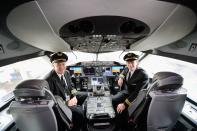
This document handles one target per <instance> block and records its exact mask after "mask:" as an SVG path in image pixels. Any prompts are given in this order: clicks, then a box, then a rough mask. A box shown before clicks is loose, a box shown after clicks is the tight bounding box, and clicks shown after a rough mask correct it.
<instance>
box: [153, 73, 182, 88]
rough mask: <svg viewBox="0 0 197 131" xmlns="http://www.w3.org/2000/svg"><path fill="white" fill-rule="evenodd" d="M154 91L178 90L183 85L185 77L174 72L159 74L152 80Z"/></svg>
mask: <svg viewBox="0 0 197 131" xmlns="http://www.w3.org/2000/svg"><path fill="white" fill-rule="evenodd" d="M152 84H153V85H152V86H151V88H152V89H153V90H176V89H178V88H180V87H181V86H182V85H183V77H182V76H181V75H179V74H177V73H174V72H158V73H156V74H155V75H154V76H153V79H152Z"/></svg>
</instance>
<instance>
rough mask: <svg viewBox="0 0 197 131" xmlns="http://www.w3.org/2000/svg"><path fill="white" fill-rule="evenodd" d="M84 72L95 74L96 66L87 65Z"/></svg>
mask: <svg viewBox="0 0 197 131" xmlns="http://www.w3.org/2000/svg"><path fill="white" fill-rule="evenodd" d="M83 72H84V74H85V75H94V74H95V69H94V67H86V68H84V69H83Z"/></svg>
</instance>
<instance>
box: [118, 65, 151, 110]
mask: <svg viewBox="0 0 197 131" xmlns="http://www.w3.org/2000/svg"><path fill="white" fill-rule="evenodd" d="M128 71H129V70H128V68H125V69H124V70H123V71H122V72H121V74H120V75H119V78H122V79H123V80H124V84H123V87H122V88H121V89H122V90H126V92H127V93H128V96H129V97H128V98H127V99H126V100H125V101H124V104H125V106H127V107H128V106H130V105H131V102H132V101H133V100H134V99H135V98H136V97H137V95H138V93H139V91H140V90H141V89H145V88H147V86H148V83H149V79H148V75H147V73H146V72H145V71H144V70H143V69H142V68H137V69H136V70H135V71H134V73H133V75H132V76H131V77H130V78H129V79H128V80H126V76H127V73H128Z"/></svg>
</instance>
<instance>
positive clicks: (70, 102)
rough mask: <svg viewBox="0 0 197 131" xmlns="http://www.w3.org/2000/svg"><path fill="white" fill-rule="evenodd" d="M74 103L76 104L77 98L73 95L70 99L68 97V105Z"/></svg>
mask: <svg viewBox="0 0 197 131" xmlns="http://www.w3.org/2000/svg"><path fill="white" fill-rule="evenodd" d="M74 105H77V98H76V97H73V98H72V99H70V100H69V101H68V106H74Z"/></svg>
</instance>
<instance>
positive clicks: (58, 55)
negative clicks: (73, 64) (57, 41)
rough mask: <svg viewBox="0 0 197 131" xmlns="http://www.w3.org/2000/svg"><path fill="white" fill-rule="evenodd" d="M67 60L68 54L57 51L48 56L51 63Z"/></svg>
mask: <svg viewBox="0 0 197 131" xmlns="http://www.w3.org/2000/svg"><path fill="white" fill-rule="evenodd" d="M67 60H68V56H67V55H66V54H64V53H62V52H57V53H54V54H52V55H51V56H50V61H51V63H58V62H66V61H67Z"/></svg>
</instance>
